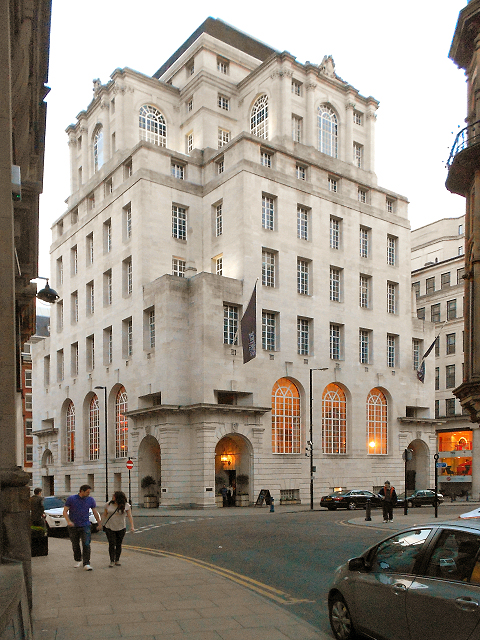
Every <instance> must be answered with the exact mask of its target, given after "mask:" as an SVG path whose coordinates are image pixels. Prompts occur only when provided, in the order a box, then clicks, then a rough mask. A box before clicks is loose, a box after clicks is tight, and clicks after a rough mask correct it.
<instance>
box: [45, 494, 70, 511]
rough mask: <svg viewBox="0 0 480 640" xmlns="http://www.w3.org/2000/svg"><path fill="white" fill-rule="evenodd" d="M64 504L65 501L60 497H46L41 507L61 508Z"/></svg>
mask: <svg viewBox="0 0 480 640" xmlns="http://www.w3.org/2000/svg"><path fill="white" fill-rule="evenodd" d="M64 506H65V501H64V500H61V499H60V498H55V497H47V498H44V499H43V508H44V509H58V508H59V507H60V508H62V509H63V507H64Z"/></svg>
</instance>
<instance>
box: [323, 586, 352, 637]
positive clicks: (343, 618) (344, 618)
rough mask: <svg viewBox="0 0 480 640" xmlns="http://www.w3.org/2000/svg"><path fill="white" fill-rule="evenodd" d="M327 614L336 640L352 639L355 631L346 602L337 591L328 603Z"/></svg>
mask: <svg viewBox="0 0 480 640" xmlns="http://www.w3.org/2000/svg"><path fill="white" fill-rule="evenodd" d="M328 615H329V618H330V626H331V627H332V631H333V635H334V636H335V638H337V640H353V639H354V638H355V631H354V628H353V623H352V618H351V616H350V611H349V610H348V607H347V603H346V602H345V600H344V599H343V598H342V596H341V595H340V594H339V593H335V594H334V595H333V596H332V597H331V598H330V600H329V603H328Z"/></svg>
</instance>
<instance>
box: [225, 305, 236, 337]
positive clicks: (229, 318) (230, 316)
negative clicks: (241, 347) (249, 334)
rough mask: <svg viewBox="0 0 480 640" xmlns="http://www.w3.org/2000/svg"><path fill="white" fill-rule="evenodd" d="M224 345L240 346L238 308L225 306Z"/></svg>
mask: <svg viewBox="0 0 480 640" xmlns="http://www.w3.org/2000/svg"><path fill="white" fill-rule="evenodd" d="M223 344H238V307H236V306H234V305H231V304H224V305H223Z"/></svg>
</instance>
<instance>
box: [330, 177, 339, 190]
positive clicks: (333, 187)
mask: <svg viewBox="0 0 480 640" xmlns="http://www.w3.org/2000/svg"><path fill="white" fill-rule="evenodd" d="M328 190H329V191H332V192H333V193H337V192H338V180H337V178H334V177H333V176H328Z"/></svg>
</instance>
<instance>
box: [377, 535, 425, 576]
mask: <svg viewBox="0 0 480 640" xmlns="http://www.w3.org/2000/svg"><path fill="white" fill-rule="evenodd" d="M430 531H431V529H415V530H413V531H407V533H401V534H399V535H397V536H394V537H393V538H389V539H388V540H385V541H384V542H381V543H380V544H379V545H378V547H377V549H376V553H375V555H374V556H373V558H372V560H370V562H371V570H372V571H374V572H376V573H379V572H380V573H413V569H414V565H415V561H416V559H417V556H418V554H419V552H420V550H421V548H422V546H423V543H424V542H425V540H426V539H427V538H428V535H429V533H430Z"/></svg>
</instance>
